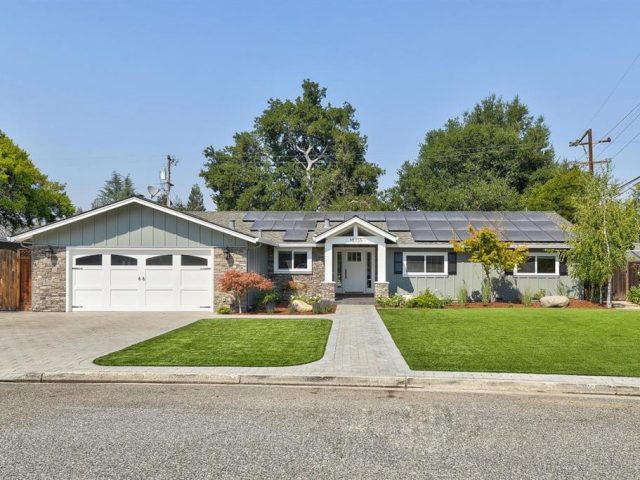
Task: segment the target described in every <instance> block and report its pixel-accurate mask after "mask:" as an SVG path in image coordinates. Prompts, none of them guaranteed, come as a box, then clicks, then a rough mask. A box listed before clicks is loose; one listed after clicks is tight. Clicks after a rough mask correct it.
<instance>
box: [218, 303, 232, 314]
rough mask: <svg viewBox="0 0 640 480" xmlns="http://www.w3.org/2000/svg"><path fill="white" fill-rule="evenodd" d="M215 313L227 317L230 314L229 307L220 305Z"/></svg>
mask: <svg viewBox="0 0 640 480" xmlns="http://www.w3.org/2000/svg"><path fill="white" fill-rule="evenodd" d="M216 311H217V312H218V313H219V314H221V315H229V314H230V313H231V307H230V306H229V305H220V306H219V307H218V310H216Z"/></svg>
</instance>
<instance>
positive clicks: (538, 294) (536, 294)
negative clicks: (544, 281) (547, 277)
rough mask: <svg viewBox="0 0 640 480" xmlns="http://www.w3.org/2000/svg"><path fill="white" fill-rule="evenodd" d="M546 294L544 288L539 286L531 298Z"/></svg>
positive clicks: (538, 297) (536, 298) (535, 298)
mask: <svg viewBox="0 0 640 480" xmlns="http://www.w3.org/2000/svg"><path fill="white" fill-rule="evenodd" d="M546 294H547V291H546V290H545V289H544V288H541V289H540V290H538V291H537V292H536V293H534V294H533V299H534V300H540V299H541V298H542V297H544V296H545V295H546Z"/></svg>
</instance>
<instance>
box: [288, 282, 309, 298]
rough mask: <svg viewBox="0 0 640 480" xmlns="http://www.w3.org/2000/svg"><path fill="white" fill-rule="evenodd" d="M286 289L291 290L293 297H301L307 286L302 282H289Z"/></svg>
mask: <svg viewBox="0 0 640 480" xmlns="http://www.w3.org/2000/svg"><path fill="white" fill-rule="evenodd" d="M287 289H288V290H291V291H292V292H293V294H294V295H302V294H303V292H306V291H307V284H306V283H303V282H296V281H295V280H289V282H288V283H287Z"/></svg>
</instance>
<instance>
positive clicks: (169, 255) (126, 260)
mask: <svg viewBox="0 0 640 480" xmlns="http://www.w3.org/2000/svg"><path fill="white" fill-rule="evenodd" d="M70 262H71V272H72V273H71V279H70V280H71V289H70V291H71V292H72V298H71V309H72V310H78V311H101V310H123V311H130V310H157V311H176V310H184V311H197V310H206V311H209V310H211V305H212V302H213V294H212V287H213V278H212V268H211V267H212V265H211V253H210V251H188V252H180V253H175V252H167V251H156V252H153V251H145V252H144V253H142V252H136V251H117V252H114V251H111V252H103V251H102V252H99V251H95V250H94V251H87V250H84V251H82V250H79V251H74V252H73V253H72V254H71V256H70Z"/></svg>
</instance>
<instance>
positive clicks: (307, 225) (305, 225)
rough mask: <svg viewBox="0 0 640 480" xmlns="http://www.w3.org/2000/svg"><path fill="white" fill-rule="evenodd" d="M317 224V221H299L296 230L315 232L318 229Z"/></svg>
mask: <svg viewBox="0 0 640 480" xmlns="http://www.w3.org/2000/svg"><path fill="white" fill-rule="evenodd" d="M316 223H317V222H315V221H311V220H298V221H297V222H295V227H294V229H295V230H305V229H306V230H313V229H315V228H316Z"/></svg>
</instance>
